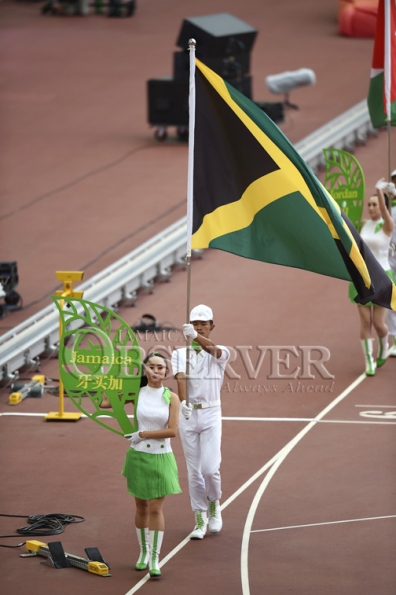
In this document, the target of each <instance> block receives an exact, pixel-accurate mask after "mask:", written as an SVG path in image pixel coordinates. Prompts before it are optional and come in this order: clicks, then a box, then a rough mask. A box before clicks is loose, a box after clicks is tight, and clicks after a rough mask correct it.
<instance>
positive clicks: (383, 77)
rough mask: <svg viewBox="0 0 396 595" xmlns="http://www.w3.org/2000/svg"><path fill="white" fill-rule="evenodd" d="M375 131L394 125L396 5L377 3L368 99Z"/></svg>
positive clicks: (385, 1)
mask: <svg viewBox="0 0 396 595" xmlns="http://www.w3.org/2000/svg"><path fill="white" fill-rule="evenodd" d="M367 105H368V109H369V114H370V119H371V123H372V125H373V126H374V128H380V127H381V126H385V125H386V124H387V122H388V121H389V122H390V123H391V125H392V126H396V5H395V0H379V3H378V13H377V26H376V32H375V39H374V50H373V60H372V65H371V73H370V85H369V92H368V97H367Z"/></svg>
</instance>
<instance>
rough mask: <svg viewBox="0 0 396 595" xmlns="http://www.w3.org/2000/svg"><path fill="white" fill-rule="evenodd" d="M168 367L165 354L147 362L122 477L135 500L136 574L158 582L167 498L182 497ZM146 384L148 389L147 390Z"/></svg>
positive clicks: (174, 401) (176, 402)
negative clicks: (166, 381)
mask: <svg viewBox="0 0 396 595" xmlns="http://www.w3.org/2000/svg"><path fill="white" fill-rule="evenodd" d="M167 373H168V362H167V360H166V358H165V357H164V356H163V355H161V354H160V353H157V352H154V353H150V354H149V355H148V356H147V357H146V359H145V360H144V374H145V377H142V381H143V382H142V385H143V386H142V387H141V389H140V391H139V399H138V403H137V408H136V410H135V415H136V416H137V422H138V431H137V432H134V433H133V434H129V435H127V437H128V438H129V440H130V442H131V446H130V448H129V449H128V452H127V454H126V458H125V463H124V468H123V470H122V474H123V475H124V476H125V477H126V479H127V488H128V492H129V493H130V494H132V496H134V497H135V503H136V512H135V526H136V534H137V538H138V542H139V547H140V555H139V559H138V561H137V563H136V565H135V569H136V570H146V569H147V567H148V568H149V573H150V577H151V578H159V577H160V576H161V571H160V569H159V554H160V549H161V544H162V539H163V536H164V530H165V522H164V515H163V504H164V499H165V496H167V495H168V494H178V493H180V492H181V489H180V485H179V480H178V470H177V464H176V460H175V457H174V454H173V452H172V447H171V443H170V442H171V441H170V439H171V438H174V437H175V436H177V431H178V421H179V404H180V401H179V398H178V396H177V395H176V394H175V393H173V392H171V391H170V390H169V389H168V388H167V387H164V386H163V384H162V382H163V380H164V378H165V376H166V375H167ZM146 379H147V386H144V384H145V380H146Z"/></svg>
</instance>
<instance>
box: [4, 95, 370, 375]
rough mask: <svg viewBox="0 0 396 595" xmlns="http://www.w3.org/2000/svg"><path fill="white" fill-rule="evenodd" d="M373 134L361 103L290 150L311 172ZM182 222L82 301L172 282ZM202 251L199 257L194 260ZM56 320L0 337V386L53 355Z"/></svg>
mask: <svg viewBox="0 0 396 595" xmlns="http://www.w3.org/2000/svg"><path fill="white" fill-rule="evenodd" d="M375 134H376V131H375V130H374V129H373V127H372V126H371V122H370V117H369V114H368V110H367V103H366V100H364V101H362V102H360V103H358V104H357V105H356V106H354V107H353V108H352V109H350V110H348V111H347V112H345V113H344V114H342V115H341V116H339V117H338V118H335V119H334V120H332V121H330V122H329V123H328V124H326V125H325V126H323V127H322V128H319V129H318V130H317V131H316V132H314V133H313V134H310V135H309V136H307V137H306V138H305V139H303V140H302V141H300V142H298V143H296V145H295V148H296V149H297V151H298V152H299V153H300V155H301V157H302V158H303V159H304V160H305V161H306V163H308V165H309V166H310V167H311V168H312V169H313V170H314V171H316V170H317V169H318V167H319V166H320V165H322V164H323V163H324V156H323V148H325V147H334V148H338V149H345V150H347V151H348V150H349V151H351V150H353V148H354V146H355V144H357V143H364V142H365V141H366V139H367V136H369V135H375ZM186 233H187V224H186V218H185V217H183V218H182V219H179V221H176V223H174V224H173V225H171V226H169V227H168V228H166V229H165V230H163V231H162V232H161V233H159V234H157V235H156V236H154V237H153V238H152V239H151V240H149V241H148V242H145V243H144V244H142V245H141V246H139V248H137V249H136V250H133V251H132V252H130V253H129V254H127V255H126V256H125V257H124V258H121V259H120V260H118V261H117V262H115V263H114V264H112V265H111V266H109V267H107V268H106V269H104V270H103V271H101V272H100V273H98V274H97V275H94V276H93V277H92V278H91V279H89V280H88V281H85V282H84V283H81V285H79V286H78V289H79V290H80V291H84V299H86V300H89V301H91V302H95V303H97V304H100V305H103V306H105V307H108V308H114V307H116V306H117V304H120V303H128V302H129V303H133V302H134V301H135V300H136V297H137V293H138V291H139V290H140V291H141V290H144V289H146V290H147V289H148V290H150V289H152V288H153V286H154V284H155V283H156V282H157V281H160V280H164V279H167V278H169V277H170V276H171V274H172V270H173V269H174V268H175V267H180V266H181V265H184V264H185V262H184V258H185V254H186ZM202 252H203V251H199V253H198V254H200V253H202ZM58 339H59V316H58V312H57V310H56V307H55V306H54V305H51V306H47V307H46V308H44V309H43V310H41V311H40V312H38V313H37V314H35V315H34V316H32V317H31V318H28V319H27V320H26V321H24V322H23V323H21V324H19V325H18V326H16V327H15V328H14V329H12V330H11V331H9V332H7V333H5V334H4V335H2V336H1V337H0V382H1V381H7V380H9V379H11V378H13V377H16V376H17V374H15V373H16V372H17V370H19V369H20V368H22V367H24V366H26V365H29V364H32V365H34V363H35V359H36V358H38V357H40V355H42V354H45V353H47V354H48V353H51V352H53V353H56V351H57V344H58Z"/></svg>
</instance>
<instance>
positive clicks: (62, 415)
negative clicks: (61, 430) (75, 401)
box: [44, 411, 82, 421]
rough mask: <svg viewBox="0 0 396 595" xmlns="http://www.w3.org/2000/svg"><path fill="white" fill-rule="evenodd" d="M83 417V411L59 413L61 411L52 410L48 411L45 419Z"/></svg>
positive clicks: (75, 419) (68, 419) (77, 418)
mask: <svg viewBox="0 0 396 595" xmlns="http://www.w3.org/2000/svg"><path fill="white" fill-rule="evenodd" d="M81 417H82V413H59V411H52V412H51V413H47V415H46V416H45V418H44V419H47V420H49V421H78V420H79V419H80V418H81Z"/></svg>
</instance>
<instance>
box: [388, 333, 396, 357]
mask: <svg viewBox="0 0 396 595" xmlns="http://www.w3.org/2000/svg"><path fill="white" fill-rule="evenodd" d="M389 355H390V356H391V357H396V336H395V337H394V336H391V346H390V351H389Z"/></svg>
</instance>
